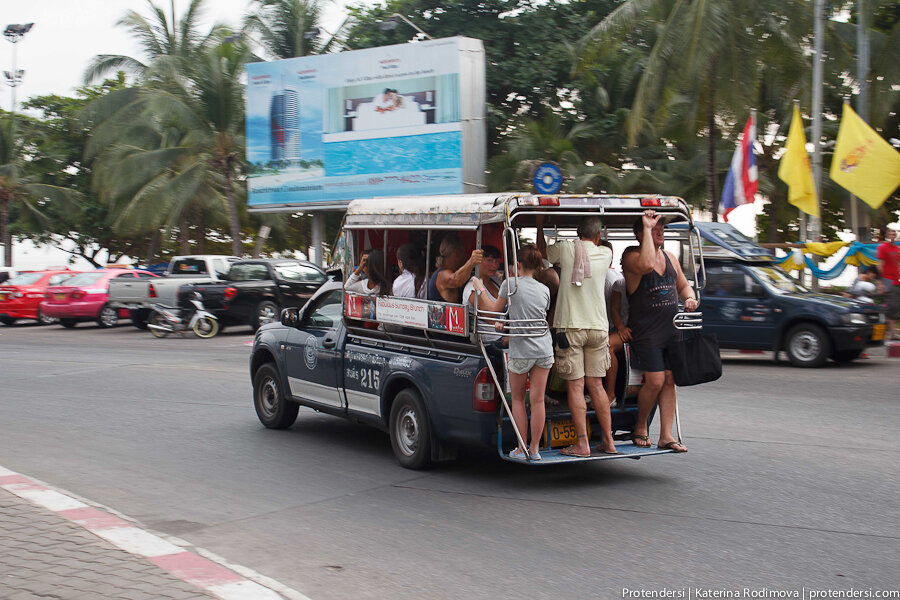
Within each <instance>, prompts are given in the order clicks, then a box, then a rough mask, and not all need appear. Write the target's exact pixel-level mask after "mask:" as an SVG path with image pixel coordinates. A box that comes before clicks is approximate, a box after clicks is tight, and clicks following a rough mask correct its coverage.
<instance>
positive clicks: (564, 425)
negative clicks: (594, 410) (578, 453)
mask: <svg viewBox="0 0 900 600" xmlns="http://www.w3.org/2000/svg"><path fill="white" fill-rule="evenodd" d="M548 432H549V435H550V447H551V448H558V447H560V446H569V445H571V444H574V443H575V442H576V441H578V435H577V434H576V433H575V423H574V422H572V419H548V423H547V425H546V426H544V444H546V443H547V435H548ZM587 434H588V438H590V437H591V424H590V423H588V424H587Z"/></svg>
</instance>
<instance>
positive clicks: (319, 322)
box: [285, 289, 343, 407]
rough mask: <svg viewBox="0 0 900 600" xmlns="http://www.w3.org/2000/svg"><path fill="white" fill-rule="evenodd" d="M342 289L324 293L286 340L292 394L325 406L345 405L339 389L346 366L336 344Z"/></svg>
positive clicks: (338, 331)
mask: <svg viewBox="0 0 900 600" xmlns="http://www.w3.org/2000/svg"><path fill="white" fill-rule="evenodd" d="M341 294H342V291H341V290H340V289H336V290H332V291H331V292H329V293H327V294H322V295H321V296H319V297H318V298H316V299H315V301H314V302H313V304H311V305H310V306H308V307H307V310H306V311H304V314H303V321H302V323H301V325H300V328H299V329H292V330H291V332H290V335H289V336H288V339H287V342H285V356H286V358H287V361H286V362H287V375H288V386H289V387H290V390H291V396H293V397H295V398H304V399H306V400H311V401H313V402H318V403H319V404H324V405H326V406H334V407H340V406H343V401H342V399H341V397H342V394H341V393H340V390H339V389H338V385H339V383H340V380H339V377H340V373H341V368H342V365H343V358H342V350H341V349H340V348H338V347H337V344H338V335H339V334H340V327H341Z"/></svg>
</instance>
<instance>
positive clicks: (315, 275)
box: [183, 258, 328, 331]
mask: <svg viewBox="0 0 900 600" xmlns="http://www.w3.org/2000/svg"><path fill="white" fill-rule="evenodd" d="M327 280H328V276H327V275H326V274H325V272H324V271H322V270H321V269H320V268H319V267H317V266H315V265H314V264H312V263H309V262H306V261H301V260H294V259H264V258H260V259H249V260H241V261H237V262H235V263H232V264H231V268H230V269H229V271H228V276H227V277H226V281H225V282H224V283H199V284H196V285H194V286H193V291H196V292H199V293H200V295H201V296H202V298H203V306H205V307H206V310H208V311H209V312H211V313H213V314H214V315H216V317H217V318H218V319H219V322H220V323H221V324H222V325H249V326H250V327H251V328H252V329H253V330H254V331H256V330H257V329H258V328H259V326H260V325H265V324H266V323H271V322H272V321H277V320H278V318H279V315H280V314H281V309H282V308H297V307H300V306H303V305H304V304H306V301H307V300H309V299H310V298H311V297H312V295H313V294H314V293H316V290H318V289H319V287H321V285H322V284H323V283H325V282H326V281H327ZM183 291H184V290H183Z"/></svg>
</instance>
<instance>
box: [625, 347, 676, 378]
mask: <svg viewBox="0 0 900 600" xmlns="http://www.w3.org/2000/svg"><path fill="white" fill-rule="evenodd" d="M631 367H632V368H633V369H637V370H638V371H643V372H645V373H655V372H658V371H668V370H669V361H668V360H667V357H666V347H665V346H634V345H632V346H631Z"/></svg>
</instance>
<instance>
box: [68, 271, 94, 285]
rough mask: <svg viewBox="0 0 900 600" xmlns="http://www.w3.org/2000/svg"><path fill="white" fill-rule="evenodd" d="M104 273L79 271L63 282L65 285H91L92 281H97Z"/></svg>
mask: <svg viewBox="0 0 900 600" xmlns="http://www.w3.org/2000/svg"><path fill="white" fill-rule="evenodd" d="M103 275H104V274H103V273H79V274H78V275H75V276H74V277H71V278H69V279H66V280H65V281H64V282H63V283H64V284H65V285H75V286H79V285H91V284H92V283H96V282H97V281H98V280H99V279H101V278H102V277H103Z"/></svg>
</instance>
